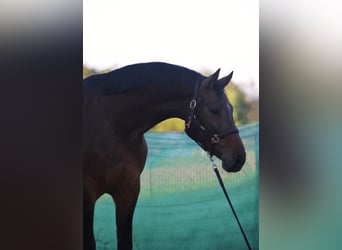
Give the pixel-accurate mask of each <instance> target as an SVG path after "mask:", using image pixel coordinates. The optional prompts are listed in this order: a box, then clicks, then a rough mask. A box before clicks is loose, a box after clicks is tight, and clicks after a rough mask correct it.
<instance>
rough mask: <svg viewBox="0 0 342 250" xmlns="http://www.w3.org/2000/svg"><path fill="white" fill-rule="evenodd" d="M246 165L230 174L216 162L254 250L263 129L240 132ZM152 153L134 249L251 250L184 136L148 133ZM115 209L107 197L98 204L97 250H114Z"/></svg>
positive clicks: (207, 167)
mask: <svg viewBox="0 0 342 250" xmlns="http://www.w3.org/2000/svg"><path fill="white" fill-rule="evenodd" d="M239 130H240V136H241V138H242V140H243V142H244V145H245V148H246V152H247V159H246V163H245V165H244V167H243V168H242V170H241V171H240V172H238V173H227V172H225V171H224V170H223V169H222V168H221V165H220V162H219V161H218V160H217V159H216V163H217V164H218V166H220V167H219V170H220V173H221V176H222V179H223V181H224V183H225V186H226V188H227V191H228V194H229V196H230V199H231V201H232V203H233V206H234V208H235V210H236V213H237V215H238V217H239V219H240V222H241V224H242V227H243V228H244V230H245V232H246V235H247V237H248V240H249V242H250V244H251V247H252V249H258V237H259V220H258V214H259V211H258V205H259V199H258V197H259V182H258V179H259V178H258V173H259V164H258V162H259V123H255V124H250V125H245V126H241V127H239ZM145 137H146V140H147V143H148V148H149V153H148V158H147V162H146V166H145V169H144V172H143V174H142V175H141V191H140V196H139V199H138V203H137V206H136V210H135V214H134V221H133V248H134V249H136V250H138V249H147V250H154V249H156V250H157V249H158V250H159V249H163V250H168V249H170V250H171V249H172V250H174V249H177V250H182V249H184V250H189V249H196V250H201V249H203V250H208V249H237V250H240V249H247V247H246V244H245V242H244V239H243V236H242V234H241V232H240V229H239V227H238V225H237V222H236V221H235V218H234V217H233V214H232V212H231V210H230V208H229V206H228V203H227V201H226V199H225V197H224V194H223V192H222V190H221V187H220V186H219V184H218V182H217V179H216V176H215V173H214V172H213V170H212V168H211V163H210V161H209V160H208V158H207V155H206V153H205V152H204V151H203V150H202V149H201V148H200V147H199V146H198V145H197V144H196V143H195V142H193V141H192V140H191V139H190V138H188V137H187V136H186V135H185V134H184V133H179V132H170V133H150V132H149V133H147V134H146V136H145ZM115 230H116V228H115V207H114V203H113V200H112V198H111V197H110V196H109V195H106V194H105V195H103V196H102V197H100V199H99V200H98V201H97V203H96V207H95V222H94V232H95V238H96V244H97V249H98V250H105V249H116V231H115Z"/></svg>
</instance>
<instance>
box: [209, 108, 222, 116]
mask: <svg viewBox="0 0 342 250" xmlns="http://www.w3.org/2000/svg"><path fill="white" fill-rule="evenodd" d="M210 111H211V113H213V114H215V115H217V114H218V113H220V110H219V108H217V107H212V108H210Z"/></svg>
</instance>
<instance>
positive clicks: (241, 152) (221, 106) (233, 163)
mask: <svg viewBox="0 0 342 250" xmlns="http://www.w3.org/2000/svg"><path fill="white" fill-rule="evenodd" d="M219 71H220V70H217V71H216V72H215V73H214V74H212V75H211V76H209V77H207V78H205V79H202V80H201V81H198V83H197V84H196V87H195V92H194V95H193V98H192V100H191V101H190V114H189V120H188V121H187V123H186V128H185V131H186V133H187V134H188V136H190V137H191V138H192V139H193V140H195V141H196V142H197V143H198V144H199V145H200V146H201V147H202V148H203V149H204V150H205V151H207V152H208V153H209V154H210V155H211V156H212V155H215V156H217V157H218V158H219V159H221V160H222V167H223V169H224V170H226V171H228V172H237V171H239V170H240V169H241V168H242V166H243V164H244V163H245V160H246V152H245V149H244V145H243V143H242V141H241V138H240V136H239V132H238V129H237V128H236V126H235V122H234V119H233V106H232V105H231V103H230V102H229V100H228V97H227V96H226V94H225V91H224V89H225V87H226V86H227V85H228V83H229V82H230V80H231V78H232V76H233V72H232V73H230V74H229V75H228V76H226V77H223V78H221V79H218V75H219Z"/></svg>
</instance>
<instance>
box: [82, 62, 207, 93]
mask: <svg viewBox="0 0 342 250" xmlns="http://www.w3.org/2000/svg"><path fill="white" fill-rule="evenodd" d="M199 77H203V76H202V75H201V74H200V73H198V72H196V71H193V70H190V69H187V68H185V67H182V66H177V65H173V64H168V63H162V62H151V63H139V64H133V65H128V66H125V67H123V68H119V69H116V70H113V71H111V72H108V73H105V74H98V75H94V76H91V77H89V79H86V80H87V81H90V80H91V78H92V81H95V82H96V84H103V95H114V94H120V93H125V92H128V91H130V90H134V89H138V88H139V89H140V88H142V87H146V86H147V85H150V84H153V86H160V87H162V88H163V89H165V88H166V89H168V90H177V89H178V88H179V87H180V86H179V84H181V83H186V82H190V81H191V82H194V81H195V80H196V79H198V78H199ZM178 91H179V90H178Z"/></svg>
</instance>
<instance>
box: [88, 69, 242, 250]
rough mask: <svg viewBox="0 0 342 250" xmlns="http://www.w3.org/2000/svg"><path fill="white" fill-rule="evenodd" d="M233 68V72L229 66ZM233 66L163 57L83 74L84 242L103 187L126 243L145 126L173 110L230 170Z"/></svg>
mask: <svg viewBox="0 0 342 250" xmlns="http://www.w3.org/2000/svg"><path fill="white" fill-rule="evenodd" d="M232 73H233V72H232ZM232 73H231V74H229V75H228V76H226V77H223V78H222V79H218V75H219V70H217V71H216V72H215V73H214V74H212V75H211V76H209V77H205V76H203V75H201V74H199V73H197V72H195V71H192V70H189V69H187V68H184V67H180V66H176V65H171V64H166V63H143V64H135V65H130V66H126V67H123V68H120V69H117V70H114V71H112V72H109V73H106V74H99V75H94V76H90V77H88V78H87V79H85V80H84V83H83V84H84V86H83V87H84V155H83V165H84V187H83V248H84V249H95V239H94V235H93V218H94V207H95V202H96V200H97V199H98V198H99V197H100V196H101V195H102V194H104V193H108V194H110V195H111V196H112V197H113V200H114V203H115V207H116V228H117V232H116V234H117V242H118V249H119V250H123V249H132V220H133V213H134V209H135V205H136V202H137V199H138V195H139V190H140V174H141V173H142V171H143V169H144V164H145V160H146V155H147V145H146V141H145V139H144V133H145V132H146V131H147V130H149V129H150V128H152V127H153V126H154V125H156V124H157V123H159V122H161V121H163V120H165V119H167V118H171V117H178V118H181V119H183V120H184V121H185V132H186V133H187V134H188V136H190V137H191V138H192V139H193V140H195V141H196V142H197V143H198V144H199V145H200V146H201V147H202V148H203V149H204V150H205V151H208V152H209V154H211V155H215V156H217V157H218V158H219V159H221V160H222V167H223V168H224V169H225V170H226V171H228V172H236V171H239V170H240V169H241V167H242V166H243V164H244V162H245V157H246V155H245V149H244V146H243V144H242V141H241V139H240V136H239V134H238V130H237V128H236V126H235V123H234V120H233V116H232V113H233V107H232V105H231V104H230V103H229V101H228V98H227V96H226V95H225V92H224V87H225V86H226V85H227V84H228V83H229V82H230V80H231V78H232Z"/></svg>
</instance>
